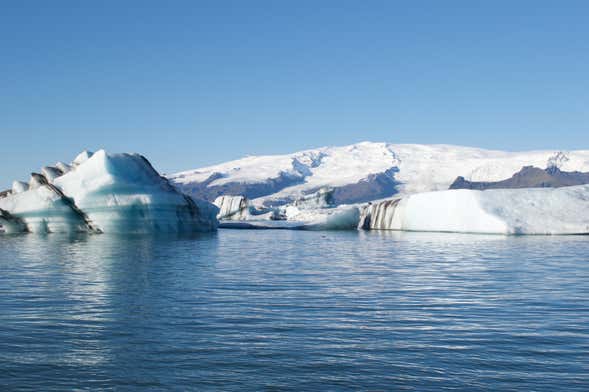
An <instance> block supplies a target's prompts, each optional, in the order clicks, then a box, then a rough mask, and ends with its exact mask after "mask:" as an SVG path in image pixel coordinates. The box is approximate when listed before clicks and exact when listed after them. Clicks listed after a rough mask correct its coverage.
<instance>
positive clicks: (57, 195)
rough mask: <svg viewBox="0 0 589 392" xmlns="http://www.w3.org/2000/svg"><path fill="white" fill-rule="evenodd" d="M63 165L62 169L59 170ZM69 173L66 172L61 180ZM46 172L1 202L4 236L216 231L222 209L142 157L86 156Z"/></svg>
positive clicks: (18, 185)
mask: <svg viewBox="0 0 589 392" xmlns="http://www.w3.org/2000/svg"><path fill="white" fill-rule="evenodd" d="M60 166H62V165H60ZM63 169H67V170H69V171H67V173H65V174H63V175H61V173H63V172H64V171H65V170H63ZM63 169H62V168H59V167H45V168H43V170H42V172H43V174H33V175H32V177H31V180H30V182H29V184H28V188H27V185H26V184H23V183H20V182H15V184H14V185H13V190H12V192H10V193H9V194H7V195H6V196H5V197H4V198H1V199H0V213H1V215H0V225H1V226H2V227H3V229H4V231H5V232H14V231H29V232H72V231H85V232H105V233H145V232H193V231H211V230H214V229H216V227H217V224H218V222H217V219H216V214H217V211H218V209H217V208H216V207H215V206H214V205H212V204H211V203H208V202H205V201H198V200H197V201H195V200H193V199H192V198H190V197H189V196H186V195H184V194H182V193H180V192H178V191H177V190H176V189H175V188H174V187H172V186H171V185H170V184H169V182H168V181H167V180H166V179H165V178H163V177H161V176H160V175H159V174H158V173H157V171H156V170H155V169H154V168H153V167H152V166H151V164H150V163H149V161H147V159H145V158H144V157H143V156H141V155H138V154H107V153H106V152H105V151H104V150H100V151H97V152H96V153H94V154H92V153H89V152H87V151H86V152H83V153H82V154H80V155H78V157H76V159H75V160H74V163H73V164H72V166H71V167H70V166H69V165H63Z"/></svg>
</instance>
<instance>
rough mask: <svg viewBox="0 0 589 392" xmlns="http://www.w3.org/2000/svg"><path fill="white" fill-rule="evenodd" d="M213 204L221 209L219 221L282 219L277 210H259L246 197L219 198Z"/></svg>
mask: <svg viewBox="0 0 589 392" xmlns="http://www.w3.org/2000/svg"><path fill="white" fill-rule="evenodd" d="M213 204H214V205H216V206H217V207H218V208H219V213H218V214H217V219H222V220H232V221H245V220H278V219H280V217H279V215H278V213H279V211H278V210H277V209H274V208H267V207H261V208H258V207H256V206H254V205H252V204H251V203H250V201H249V200H248V199H247V198H246V197H245V196H219V197H217V198H216V199H215V201H214V202H213Z"/></svg>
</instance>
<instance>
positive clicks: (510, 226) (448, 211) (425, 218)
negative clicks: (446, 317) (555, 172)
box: [359, 185, 589, 234]
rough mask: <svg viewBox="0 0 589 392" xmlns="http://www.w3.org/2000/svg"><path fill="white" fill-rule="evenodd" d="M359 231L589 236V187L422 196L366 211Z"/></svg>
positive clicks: (428, 194)
mask: <svg viewBox="0 0 589 392" xmlns="http://www.w3.org/2000/svg"><path fill="white" fill-rule="evenodd" d="M359 226H360V227H361V228H369V229H384V230H410V231H442V232H463V233H489V234H586V233H589V185H580V186H573V187H564V188H527V189H495V190H487V191H475V190H465V189H461V190H449V191H441V192H427V193H419V194H415V195H410V196H407V197H405V198H403V199H401V200H395V201H384V202H380V203H375V204H372V205H369V206H366V207H365V209H364V210H363V212H362V216H361V219H360V224H359Z"/></svg>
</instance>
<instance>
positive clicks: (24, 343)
mask: <svg viewBox="0 0 589 392" xmlns="http://www.w3.org/2000/svg"><path fill="white" fill-rule="evenodd" d="M0 270H1V271H2V273H1V274H0V386H2V389H3V390H17V389H29V390H31V389H32V390H44V391H49V390H72V389H93V390H96V389H107V390H110V389H114V390H138V389H154V390H161V389H179V390H185V389H195V390H201V391H202V390H226V391H231V390H235V391H237V390H293V391H296V390H303V389H304V390H396V389H402V390H415V391H439V390H444V389H447V390H464V391H477V390H510V391H513V390H522V391H523V390H535V391H554V390H567V391H586V390H589V355H587V354H588V353H589V237H587V236H500V235H496V236H490V235H489V236H488V235H466V234H443V233H438V234H436V233H402V232H384V231H380V232H379V231H371V232H363V231H358V232H357V231H345V232H344V231H342V232H338V231H335V232H307V231H288V230H260V231H250V230H229V229H221V230H219V231H218V232H216V233H208V234H199V235H194V236H149V235H135V236H112V235H108V234H102V235H74V236H67V235H59V234H49V235H44V236H43V235H34V234H29V235H6V236H2V237H0Z"/></svg>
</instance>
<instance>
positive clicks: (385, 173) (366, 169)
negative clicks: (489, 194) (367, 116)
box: [168, 142, 589, 207]
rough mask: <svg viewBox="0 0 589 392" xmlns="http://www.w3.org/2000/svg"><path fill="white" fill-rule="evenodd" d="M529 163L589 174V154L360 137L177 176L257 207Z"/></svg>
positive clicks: (367, 195) (203, 194)
mask: <svg viewBox="0 0 589 392" xmlns="http://www.w3.org/2000/svg"><path fill="white" fill-rule="evenodd" d="M524 166H534V167H537V168H540V169H545V168H548V167H556V168H558V169H560V170H562V171H569V172H573V171H580V172H587V171H589V151H587V150H579V151H558V150H552V151H550V150H546V151H523V152H505V151H495V150H485V149H480V148H472V147H462V146H452V145H421V144H390V143H374V142H361V143H356V144H352V145H349V146H342V147H321V148H316V149H311V150H305V151H300V152H296V153H292V154H286V155H268V156H248V157H246V158H243V159H238V160H234V161H230V162H226V163H222V164H219V165H214V166H209V167H204V168H199V169H194V170H187V171H183V172H179V173H175V174H170V175H169V176H168V178H169V179H170V181H171V182H172V183H173V184H174V185H175V186H177V187H178V189H180V190H181V191H183V192H185V193H187V194H190V195H192V196H194V197H198V198H203V199H207V200H210V201H213V200H214V199H215V198H216V197H218V196H219V195H242V196H244V197H247V198H248V199H249V201H250V203H251V204H252V205H255V206H266V207H276V206H280V205H286V204H289V203H292V202H293V201H295V200H297V199H300V198H302V197H305V196H307V195H310V194H313V193H315V192H317V191H318V190H319V189H321V188H324V187H329V188H332V189H333V195H332V196H333V203H334V204H335V205H340V204H357V203H363V202H368V201H371V200H375V199H386V198H390V197H393V196H404V195H409V194H413V193H420V192H429V191H440V190H446V189H448V188H449V187H450V185H451V184H452V183H453V182H454V181H455V179H456V178H457V177H459V176H460V177H463V178H464V179H465V180H468V181H473V182H475V181H476V182H479V181H485V182H494V181H501V180H503V179H505V178H509V177H511V176H512V175H513V174H514V173H516V172H518V171H519V170H521V169H522V167H524Z"/></svg>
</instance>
